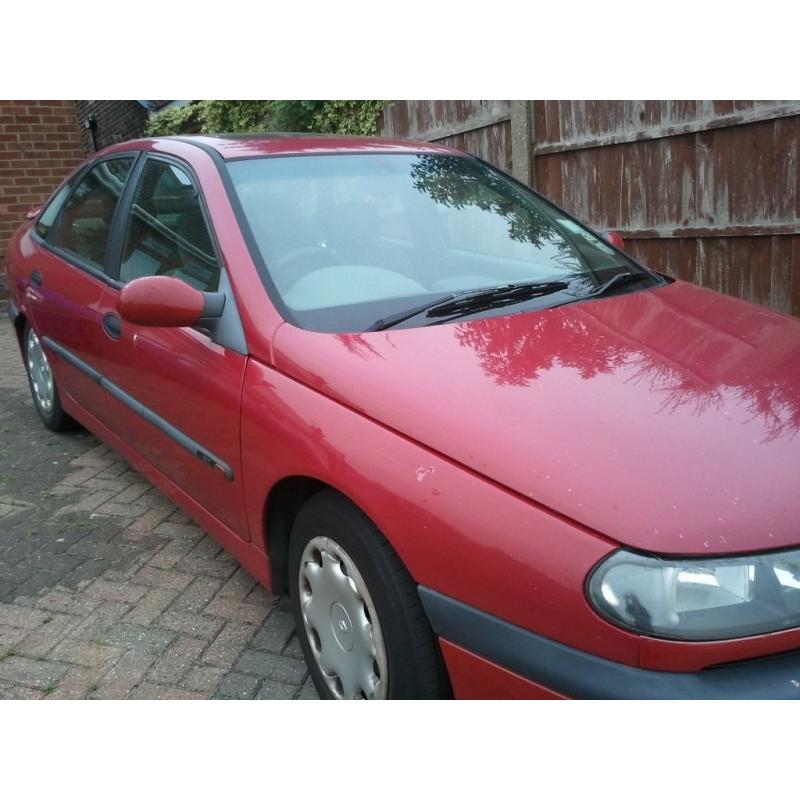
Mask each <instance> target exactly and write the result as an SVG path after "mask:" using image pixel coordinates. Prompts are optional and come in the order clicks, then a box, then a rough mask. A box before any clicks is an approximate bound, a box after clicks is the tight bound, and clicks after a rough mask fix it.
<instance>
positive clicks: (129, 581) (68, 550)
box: [0, 301, 316, 699]
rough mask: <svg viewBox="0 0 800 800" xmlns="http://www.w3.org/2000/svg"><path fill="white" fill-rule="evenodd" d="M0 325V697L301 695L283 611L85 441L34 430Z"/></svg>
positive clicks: (83, 436)
mask: <svg viewBox="0 0 800 800" xmlns="http://www.w3.org/2000/svg"><path fill="white" fill-rule="evenodd" d="M0 312H2V319H0V698H39V697H51V698H87V697H88V698H122V697H130V698H209V697H216V698H253V697H255V698H264V699H268V698H301V699H302V698H313V697H316V693H315V691H314V688H313V686H312V684H311V682H310V680H309V679H308V677H307V671H306V668H305V664H304V663H303V659H302V655H301V652H300V648H299V645H298V643H297V640H296V638H295V636H294V633H293V625H292V618H291V614H290V611H289V608H288V603H287V602H286V599H285V598H284V599H281V600H278V599H277V598H275V597H273V596H271V595H269V594H267V593H266V592H265V591H264V590H263V589H262V588H261V587H260V586H258V585H257V584H256V582H255V581H254V580H253V579H252V578H251V577H250V576H249V575H248V574H247V573H246V572H245V571H244V570H243V569H242V568H240V567H238V566H237V564H236V562H235V561H234V560H233V559H232V558H231V557H230V556H228V555H227V554H226V553H225V552H224V551H223V550H222V549H221V548H220V547H219V546H218V545H217V543H216V542H215V541H214V539H212V538H211V537H210V536H207V535H206V534H204V533H203V532H202V531H201V530H200V529H199V528H198V527H197V526H196V525H195V524H194V523H192V522H191V521H190V520H189V519H188V518H187V517H186V516H185V515H184V514H183V513H182V512H181V511H179V510H178V509H177V508H176V507H175V506H173V505H172V504H171V503H170V502H169V501H168V500H167V499H166V498H165V497H164V496H163V495H161V494H160V493H159V492H158V491H156V490H155V489H154V488H152V487H151V485H150V484H149V483H147V482H146V481H145V480H144V479H143V478H141V477H140V476H139V475H138V473H135V472H133V471H132V470H130V469H129V468H128V466H127V465H126V464H125V462H123V461H122V460H121V459H120V458H119V457H118V456H116V455H115V454H114V453H113V452H111V451H110V450H109V449H108V448H107V447H105V446H104V445H102V444H100V442H98V440H97V439H95V438H94V436H92V435H91V434H89V433H87V432H86V431H78V432H76V433H68V434H54V433H50V432H49V431H47V430H46V429H45V428H44V427H43V426H42V424H41V423H40V422H39V419H38V417H37V415H36V411H35V410H34V408H33V403H32V400H31V398H30V393H29V391H28V384H27V381H26V378H25V373H24V370H23V367H22V363H21V360H20V356H19V350H18V348H17V344H16V339H15V337H14V333H13V330H12V328H11V325H10V324H9V323H8V320H7V317H6V316H5V309H4V308H3V303H2V301H0Z"/></svg>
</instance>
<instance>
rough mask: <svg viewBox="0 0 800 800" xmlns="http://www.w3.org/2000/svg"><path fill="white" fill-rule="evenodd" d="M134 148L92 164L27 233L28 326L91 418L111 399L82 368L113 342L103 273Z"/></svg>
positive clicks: (59, 378) (60, 378)
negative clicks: (76, 363)
mask: <svg viewBox="0 0 800 800" xmlns="http://www.w3.org/2000/svg"><path fill="white" fill-rule="evenodd" d="M137 157H138V153H127V154H125V153H123V154H118V155H116V154H115V155H114V156H112V157H108V158H103V159H100V160H99V161H97V162H94V163H93V164H91V165H89V166H88V167H87V168H85V169H84V170H83V171H82V172H81V173H79V174H78V175H77V176H76V178H75V179H73V180H72V181H71V182H70V183H69V184H65V186H64V187H62V189H61V190H59V192H58V193H57V194H56V195H55V196H54V198H53V200H52V201H51V203H50V205H48V207H47V208H46V209H45V211H44V212H43V213H42V214H41V216H40V217H39V220H38V221H37V223H36V225H35V227H34V229H33V231H32V233H31V237H32V242H33V250H32V252H31V253H30V254H29V255H27V256H26V259H25V269H26V271H27V273H28V275H27V281H28V283H27V287H26V292H25V294H26V301H27V308H28V314H29V317H30V320H31V324H32V325H33V327H34V329H35V330H36V332H37V333H38V335H39V337H40V338H41V339H42V340H43V341H44V345H45V348H46V349H47V351H48V358H49V360H50V362H51V364H52V367H53V370H54V373H55V377H56V382H57V384H58V386H59V387H60V390H61V392H62V394H66V395H67V396H68V397H69V398H70V399H72V400H73V401H74V402H76V403H77V404H78V405H79V406H81V407H82V408H83V409H84V410H86V411H88V412H89V413H91V414H92V415H93V416H98V417H100V416H103V415H104V406H105V405H106V404H107V402H108V399H107V397H106V396H105V393H104V392H103V390H102V389H101V388H100V386H99V385H98V384H97V382H96V381H94V380H93V379H92V378H91V377H90V376H89V374H88V373H87V371H83V370H80V369H77V368H76V367H75V366H74V364H73V363H72V362H71V361H70V360H69V359H70V356H73V357H75V358H77V359H79V360H80V361H81V362H83V363H85V364H87V365H88V366H89V367H90V368H92V369H96V368H97V366H98V364H99V363H100V362H101V361H103V360H104V358H105V357H106V356H107V353H106V350H107V348H108V345H109V344H110V340H109V337H108V335H107V333H106V332H105V331H104V327H103V324H104V320H103V314H104V311H103V309H104V308H105V307H106V306H107V305H108V302H109V294H108V290H109V285H110V283H111V282H112V279H111V278H110V276H109V274H108V270H107V263H108V254H109V252H110V244H111V231H112V227H113V222H114V217H115V214H116V212H117V210H118V207H119V205H120V199H121V196H122V193H123V191H124V189H125V186H126V183H127V180H128V178H129V177H130V175H131V172H132V169H133V165H134V162H135V160H136V158H137Z"/></svg>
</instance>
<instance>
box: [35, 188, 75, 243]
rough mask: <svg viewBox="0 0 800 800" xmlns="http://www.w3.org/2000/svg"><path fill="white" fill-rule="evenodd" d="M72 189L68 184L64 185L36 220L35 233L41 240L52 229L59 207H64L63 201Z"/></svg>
mask: <svg viewBox="0 0 800 800" xmlns="http://www.w3.org/2000/svg"><path fill="white" fill-rule="evenodd" d="M71 188H72V187H71V186H70V184H68V183H65V184H64V185H63V186H62V187H61V188H60V189H59V190H58V191H57V192H56V193H55V194H54V195H53V198H52V200H50V202H49V203H48V204H47V208H45V210H44V211H43V212H42V213H41V214H40V215H39V219H38V220H36V233H38V234H39V236H41V237H42V238H43V239H44V238H45V236H47V234H48V232H49V231H50V228H52V227H53V223H54V222H55V220H56V217H57V216H58V212H59V211H61V206H63V205H64V201H65V200H66V199H67V195H68V194H69V190H70V189H71Z"/></svg>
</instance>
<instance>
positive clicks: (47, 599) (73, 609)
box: [36, 588, 102, 615]
mask: <svg viewBox="0 0 800 800" xmlns="http://www.w3.org/2000/svg"><path fill="white" fill-rule="evenodd" d="M101 604H102V600H100V599H99V598H96V597H87V596H86V595H82V594H76V593H75V592H70V591H67V590H64V589H59V588H55V589H51V590H50V591H49V592H47V593H46V594H45V595H43V596H42V597H40V598H39V599H38V600H37V601H36V607H37V608H40V609H43V610H46V611H60V612H62V613H64V614H76V615H83V614H88V613H90V612H92V611H94V609H96V608H97V607H98V606H99V605H101Z"/></svg>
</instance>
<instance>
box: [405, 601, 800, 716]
mask: <svg viewBox="0 0 800 800" xmlns="http://www.w3.org/2000/svg"><path fill="white" fill-rule="evenodd" d="M419 594H420V597H421V599H422V604H423V606H424V607H425V611H426V612H427V614H428V619H429V620H430V623H431V626H432V627H433V630H434V631H435V633H437V634H438V635H439V636H442V637H443V638H445V639H447V640H448V641H451V642H453V644H457V645H461V646H462V647H464V648H466V649H467V650H470V651H472V652H473V653H475V654H477V655H479V656H482V657H484V658H486V659H488V660H489V661H492V662H494V663H495V664H498V665H500V666H501V667H505V668H506V669H509V670H511V671H512V672H516V673H517V674H518V675H522V676H523V677H525V678H529V679H530V680H532V681H535V682H536V683H539V684H541V685H542V686H545V687H547V688H549V689H552V690H554V691H556V692H559V693H561V694H564V695H566V696H567V697H574V698H580V699H587V700H588V699H645V700H656V699H690V698H693V699H706V700H713V699H720V700H721V699H742V700H744V699H759V700H773V699H774V700H778V699H795V700H796V699H800V652H794V653H790V654H787V655H781V656H774V657H771V658H764V659H761V660H758V661H749V662H744V663H741V664H731V665H726V666H722V667H715V668H713V669H706V670H702V671H701V672H691V673H686V672H659V671H656V670H647V669H640V668H638V667H630V666H628V665H626V664H620V663H617V662H616V661H609V660H607V659H604V658H599V657H598V656H594V655H591V654H590V653H584V652H583V651H581V650H576V649H574V648H572V647H567V646H566V645H563V644H560V643H559V642H555V641H553V640H552V639H547V638H545V637H544V636H539V635H538V634H535V633H532V632H531V631H527V630H525V629H523V628H520V627H517V626H516V625H511V624H510V623H508V622H505V621H503V620H501V619H498V618H497V617H493V616H491V615H489V614H486V613H484V612H483V611H479V610H478V609H476V608H473V607H472V606H468V605H466V604H464V603H461V602H459V601H458V600H454V599H452V598H451V597H446V596H445V595H443V594H440V593H439V592H436V591H433V590H432V589H428V588H427V587H425V586H420V587H419Z"/></svg>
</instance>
